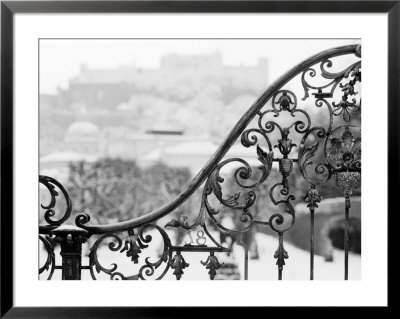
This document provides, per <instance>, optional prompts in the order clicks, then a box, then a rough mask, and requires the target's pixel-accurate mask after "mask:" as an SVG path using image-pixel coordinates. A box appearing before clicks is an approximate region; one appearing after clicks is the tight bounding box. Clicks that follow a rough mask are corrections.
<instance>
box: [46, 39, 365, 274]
mask: <svg viewBox="0 0 400 319" xmlns="http://www.w3.org/2000/svg"><path fill="white" fill-rule="evenodd" d="M358 43H360V41H359V40H353V39H349V40H332V39H315V40H304V39H298V40H296V39H291V40H290V39H287V40H279V39H254V40H227V39H213V40H212V39H207V40H206V39H204V40H200V39H198V40H146V39H143V40H128V39H127V40H94V39H93V40H67V39H65V40H64V39H60V40H56V39H48V40H46V39H41V40H40V106H39V107H40V149H39V156H40V174H42V175H48V176H51V177H53V178H55V179H57V180H59V181H60V182H61V183H62V184H63V185H64V186H65V187H66V188H67V190H68V191H69V193H70V195H71V199H72V203H73V214H77V213H81V212H86V213H88V214H89V215H90V216H91V222H93V223H96V224H97V223H99V224H109V223H113V222H117V221H124V220H128V219H131V218H134V217H137V216H140V215H143V214H146V213H149V212H151V211H152V210H154V209H156V208H158V207H160V206H162V205H163V204H165V203H167V202H168V201H170V200H172V199H173V198H175V197H176V196H177V195H178V194H179V193H180V192H181V191H182V190H183V189H184V188H185V187H186V186H187V185H188V183H189V182H190V181H191V180H192V179H193V177H194V176H195V175H196V174H197V173H198V172H199V171H200V169H201V168H202V167H203V166H204V164H205V163H206V162H207V160H208V159H209V158H210V157H211V156H212V155H213V153H214V152H215V151H216V149H217V148H218V146H219V144H220V143H221V142H222V141H223V139H224V137H226V136H227V135H228V134H229V132H230V130H231V129H232V128H233V126H234V125H235V123H236V122H237V121H238V120H239V119H240V117H241V116H242V115H243V114H244V113H245V112H246V111H247V109H248V108H249V107H250V106H251V105H252V104H253V103H254V102H255V101H256V99H257V98H258V97H259V96H260V95H261V94H262V93H263V92H264V91H265V90H266V89H267V88H268V86H269V85H270V84H271V83H272V82H273V81H274V80H275V79H277V78H278V77H279V76H281V75H282V74H283V73H284V72H286V71H287V70H289V69H290V68H291V67H293V66H294V65H296V64H298V63H299V62H301V61H302V60H304V59H306V58H308V57H309V56H311V55H313V54H315V53H318V52H320V51H323V50H326V49H329V48H333V47H336V46H342V45H348V44H358ZM348 63H349V61H348V60H346V59H343V60H341V62H340V63H339V69H338V70H340V65H341V64H342V65H349V64H348ZM293 82H295V81H293ZM290 85H291V86H290ZM288 88H289V89H291V90H292V91H294V92H295V93H296V94H297V92H299V93H298V96H297V98H298V100H300V98H301V97H302V93H303V91H302V89H301V83H300V81H299V80H297V83H295V84H289V87H288ZM299 103H300V101H299ZM299 107H300V108H304V109H306V110H307V112H309V113H310V116H311V117H312V119H313V121H319V122H324V121H326V115H324V114H322V113H321V112H316V111H315V106H314V108H311V106H310V105H307V104H306V103H304V104H302V105H300V106H299ZM317 111H318V110H317ZM313 123H314V122H313ZM253 124H254V123H253ZM352 124H354V125H358V126H359V125H360V116H354V118H353V120H352ZM226 157H227V158H229V157H240V158H244V159H246V160H247V161H248V162H249V163H250V164H251V165H254V166H258V165H259V162H258V160H257V153H256V150H255V148H249V149H247V148H245V147H243V146H242V145H241V144H240V141H239V142H237V143H235V144H234V145H233V147H232V148H231V149H230V151H229V152H228V154H227V156H226ZM280 178H281V177H280V174H279V172H278V170H277V168H276V167H275V168H274V169H273V171H272V173H271V175H270V177H269V179H268V180H271V182H270V183H267V182H266V183H264V184H262V185H261V186H260V187H258V189H257V196H258V200H257V202H256V204H255V205H254V206H253V211H252V214H253V215H254V216H257V218H258V219H261V220H267V219H268V216H269V215H270V213H271V212H272V211H273V210H274V208H275V207H274V205H273V204H272V203H271V201H270V199H269V195H268V194H269V190H270V187H271V186H272V185H273V183H274V182H277V181H279V180H280ZM289 183H290V185H291V187H292V188H291V193H293V194H294V195H295V196H296V200H295V201H294V204H295V210H296V223H295V225H294V226H293V228H292V229H291V230H290V231H288V232H286V233H285V249H286V250H287V251H288V253H289V259H288V260H287V262H286V264H287V265H286V266H285V269H284V278H285V279H307V278H308V267H309V253H308V249H309V231H310V229H309V227H310V226H309V212H308V208H307V207H306V204H305V203H304V202H303V201H302V196H304V194H305V192H306V190H307V189H308V184H307V183H306V182H305V181H304V179H303V177H302V176H301V174H300V173H299V171H298V170H297V169H295V170H294V172H293V173H292V175H291V176H290V178H289ZM233 190H234V182H233V178H232V174H229V172H228V173H227V175H226V176H225V181H224V191H226V192H227V193H232V192H233ZM360 194H361V190H357V191H356V192H355V193H354V196H353V199H352V208H351V219H350V252H351V253H350V279H360V278H361V258H360V256H361V207H360V206H361V205H360V203H361V201H360ZM320 195H321V196H322V197H323V198H324V200H323V202H322V203H321V204H320V205H319V206H320V207H319V208H318V210H317V212H316V214H315V218H316V220H315V225H316V226H315V227H316V228H315V235H316V247H315V250H316V255H317V256H316V262H315V263H316V266H315V269H316V275H315V278H316V279H342V278H343V271H342V269H343V258H344V257H343V251H342V249H343V227H344V226H343V217H344V199H343V197H342V191H341V190H340V189H338V188H337V187H336V186H335V183H334V181H332V182H331V183H328V184H327V185H325V186H324V187H322V188H320ZM48 196H49V194H48V193H47V192H46V191H45V189H43V191H42V192H41V200H42V202H46V200H47V199H48ZM200 198H201V189H200V190H198V191H197V192H196V193H195V194H194V195H193V196H192V197H191V198H190V199H189V200H188V201H186V202H185V203H184V204H183V205H182V206H181V207H179V208H178V209H177V210H176V211H174V212H173V214H172V216H168V218H163V219H162V220H160V221H159V222H158V224H159V225H160V226H162V227H164V226H165V224H166V223H167V222H168V221H169V220H171V218H176V217H177V216H180V215H182V214H184V215H186V216H188V217H189V219H190V220H191V221H194V220H195V218H196V216H197V214H198V212H199V208H200ZM61 205H62V204H61ZM220 209H221V214H220V215H221V216H223V215H224V214H225V215H226V216H231V215H232V214H230V213H229V211H228V209H225V210H224V208H223V207H220ZM72 217H74V216H72ZM72 217H71V218H70V222H69V223H71V224H73V221H74V218H72ZM219 218H220V219H221V220H220V221H221V222H224V223H228V224H229V223H230V224H232V225H233V227H234V226H235V225H236V224H237V223H239V221H238V219H237V218H235V217H234V216H233V217H229V218H228V219H230V220H228V221H227V220H226V219H225V220H224V221H222V217H219ZM40 222H43V219H42V215H40ZM258 226H259V225H256V227H254V230H253V231H251V232H248V234H247V235H246V238H245V241H246V243H247V244H248V245H249V247H250V258H251V261H250V264H249V279H276V265H275V262H276V260H275V259H273V253H274V251H275V250H276V248H277V246H278V244H277V238H276V234H275V233H274V232H272V231H271V230H270V229H269V228H266V227H265V226H264V227H258ZM169 232H170V233H169V234H170V236H171V237H173V238H174V240H176V242H177V243H178V244H182V243H184V242H185V241H186V240H187V234H186V233H185V232H184V231H182V230H176V231H173V232H172V231H169ZM213 234H214V235H215V236H216V238H217V239H218V240H220V239H221V240H227V241H230V243H231V244H232V243H233V242H234V241H235V238H233V237H231V238H226V237H227V236H226V234H223V233H221V232H220V231H218V229H217V228H213ZM228 237H229V236H228ZM91 244H93V241H89V243H88V246H87V247H86V254H88V253H89V248H88V247H90V245H91ZM233 248H234V251H233V254H232V255H233V256H229V257H230V259H229V260H230V261H232V260H233V262H232V263H233V264H234V265H233V266H232V267H231V268H232V269H231V272H229V274H230V275H227V276H226V278H222V277H221V278H220V279H240V278H241V279H242V278H243V264H242V262H241V259H242V258H243V257H242V254H243V251H242V250H241V247H238V246H237V245H234V244H233ZM155 249H157V248H155ZM41 251H42V250H41ZM107 254H108V252H107V253H106V252H104V256H103V257H104V258H105V259H106V261H105V264H107V265H109V264H111V263H112V262H114V261H113V258H114V257H112V256H111V255H110V256H109V257H107V256H108V255H107ZM56 255H58V254H56ZM106 255H107V256H106ZM189 255H190V254H189ZM114 256H121V255H114ZM57 258H59V257H58V256H57ZM107 258H109V259H110V260H107ZM120 258H121V257H120ZM196 258H200V259H202V260H205V259H206V257H204V256H200V257H197V256H193V257H188V258H187V259H191V260H195V261H194V262H193V263H192V264H199V262H198V261H197V259H196ZM266 261H267V262H268V265H269V266H268V267H270V269H268V267H267V266H266ZM188 262H189V261H188ZM227 263H228V262H227ZM126 267H128V268H127V269H129V266H128V265H127V266H126ZM199 267H202V266H201V265H200V264H199ZM203 272H204V271H203ZM204 274H205V278H203V277H202V276H199V275H198V271H196V269H195V268H194V269H193V268H192V267H189V268H188V270H187V275H186V271H185V275H184V276H183V277H182V279H207V278H208V277H207V273H206V272H204ZM170 279H174V278H170Z"/></svg>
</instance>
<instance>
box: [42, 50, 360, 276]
mask: <svg viewBox="0 0 400 319" xmlns="http://www.w3.org/2000/svg"><path fill="white" fill-rule="evenodd" d="M343 56H345V57H347V59H345V60H340V58H341V57H343ZM349 60H352V62H351V63H349V62H348V61H349ZM335 63H336V64H338V65H340V66H342V67H341V69H340V71H337V72H333V71H331V70H334V69H335ZM343 63H347V64H346V65H345V66H344V67H343ZM328 70H329V71H328ZM321 81H322V82H323V83H322V84H319V85H317V84H316V83H321ZM360 82H361V46H360V45H351V46H343V47H338V48H334V49H330V50H327V51H324V52H321V53H319V54H317V55H314V56H313V57H311V58H309V59H307V60H305V61H304V62H302V63H300V64H298V65H297V66H295V67H294V68H292V69H291V70H290V71H288V72H287V73H286V74H285V75H283V76H282V77H281V78H279V79H278V80H277V81H276V82H274V84H272V85H271V86H270V87H269V88H268V89H267V90H266V91H265V93H264V94H262V95H261V97H260V98H259V99H258V100H257V101H256V102H255V103H254V104H253V105H252V106H251V107H250V108H249V109H248V111H247V112H246V113H245V114H244V115H243V116H242V118H241V119H240V120H239V121H238V122H237V124H236V125H235V126H234V128H233V129H232V131H231V132H230V133H229V134H228V135H227V137H226V138H225V140H224V141H223V143H222V144H221V145H220V146H219V148H218V150H217V151H216V152H215V154H214V155H213V156H212V157H211V158H210V159H209V161H208V162H207V164H206V165H205V166H204V168H203V169H202V170H201V171H200V172H199V173H198V174H197V175H196V176H195V177H194V179H193V180H192V182H191V183H190V184H189V185H188V186H187V187H186V188H185V189H184V190H183V191H182V192H181V193H180V194H179V196H177V197H176V198H175V199H174V200H172V201H170V202H169V203H167V204H165V205H163V206H162V207H160V208H158V209H156V210H154V211H152V212H149V213H144V214H142V215H140V216H139V217H137V218H133V219H130V220H127V221H122V222H117V223H113V224H106V225H95V224H91V223H90V216H89V215H88V214H85V213H83V212H82V213H80V214H79V215H78V216H77V217H76V219H75V225H73V226H71V225H63V224H64V222H66V221H67V220H68V219H69V218H70V216H71V211H72V202H71V199H70V197H69V195H68V192H67V191H66V189H65V188H64V187H63V185H61V184H60V183H59V182H58V181H56V180H55V179H53V178H51V177H47V176H39V182H40V183H41V184H43V185H44V186H45V187H46V188H47V190H48V191H49V193H50V196H51V200H50V203H49V204H47V205H43V204H42V205H41V207H42V209H44V210H45V212H44V220H45V223H46V224H43V225H40V226H39V233H40V235H39V239H40V241H41V242H42V243H43V246H44V248H45V250H46V252H47V259H46V262H45V264H44V265H43V266H42V267H40V269H39V273H44V272H46V273H47V274H48V279H51V278H52V276H53V273H54V271H55V270H56V269H61V270H62V279H75V280H76V279H81V271H82V270H89V271H90V274H91V277H92V278H93V279H96V276H97V275H98V274H100V273H102V274H105V275H107V276H108V277H109V278H110V279H123V280H127V279H128V280H137V279H147V278H154V279H162V278H163V277H164V276H165V274H166V273H167V272H168V271H172V272H173V274H174V275H175V277H176V279H177V280H179V279H181V277H182V276H184V269H185V268H187V267H189V264H188V263H187V262H186V261H185V258H184V256H185V254H186V253H188V252H191V253H193V252H195V253H196V252H198V253H205V252H206V253H208V254H209V255H208V258H207V259H206V260H204V261H203V260H202V261H201V264H202V265H203V266H204V268H205V270H208V274H209V277H210V279H214V278H215V276H216V275H217V274H218V272H219V269H220V268H221V266H222V263H221V262H220V261H219V259H218V255H219V254H221V253H229V252H230V251H231V249H232V247H226V246H224V245H223V244H222V243H220V242H219V241H218V240H217V239H215V238H214V237H215V236H213V235H212V232H210V230H209V227H210V225H214V227H216V228H217V229H219V231H221V232H224V233H227V234H230V235H232V236H235V238H236V241H237V243H238V244H239V245H241V246H243V248H244V252H245V253H244V261H243V262H244V279H248V259H249V254H248V253H249V247H248V244H247V243H246V242H245V241H244V240H243V236H244V235H245V234H246V233H247V232H249V231H251V230H252V228H253V227H254V226H255V225H258V227H265V228H269V229H271V230H272V231H273V232H275V233H276V234H277V237H278V247H277V249H276V251H275V253H274V254H273V257H274V258H275V259H276V265H277V266H278V279H280V280H281V279H282V273H283V268H284V265H285V261H286V259H288V257H289V254H288V252H287V251H286V250H285V247H284V237H285V233H286V232H288V231H289V230H290V229H291V228H292V227H293V225H294V224H295V220H296V212H295V208H294V205H293V201H294V200H295V196H294V195H293V194H292V193H291V190H292V189H293V187H295V186H293V185H291V180H290V176H291V174H292V173H293V172H294V170H295V169H298V171H299V172H300V174H301V176H302V177H303V179H304V180H305V181H306V182H307V183H308V185H309V186H308V189H306V190H304V196H303V198H302V199H303V200H304V201H305V202H306V203H307V207H308V209H309V212H310V227H311V228H310V229H311V232H310V234H309V237H310V279H311V280H312V279H314V247H315V240H314V215H315V213H317V212H318V204H319V203H320V202H321V201H322V198H321V196H320V195H319V188H320V187H322V186H323V185H324V184H326V183H328V182H329V181H330V180H332V179H333V178H335V180H336V185H337V187H338V188H340V189H341V190H342V191H343V195H344V201H345V212H344V218H345V230H344V237H345V238H344V254H345V262H344V278H345V279H346V280H347V279H348V252H349V247H348V241H349V238H348V232H349V229H348V224H349V210H350V202H351V196H352V192H353V190H354V189H355V188H358V187H359V186H360V182H361V136H360V125H359V122H357V121H356V123H355V122H354V121H353V120H354V119H353V117H354V116H356V117H358V119H359V116H360V113H361V94H360V90H361V88H360ZM298 89H301V91H302V93H301V94H302V95H304V96H303V97H302V99H301V102H300V100H299V98H298V95H297V94H296V93H295V91H297V90H298ZM311 108H313V109H314V110H316V111H317V112H315V111H312V112H310V110H311ZM313 114H322V117H321V116H320V117H319V118H317V120H315V119H314V118H313V116H312V115H313ZM284 118H285V119H284ZM318 119H319V120H318ZM252 120H255V121H253V122H252ZM314 122H317V123H316V125H313V123H314ZM323 122H325V123H323ZM251 123H255V125H254V126H250V127H249V124H251ZM239 138H240V141H241V144H242V145H243V147H247V148H253V149H254V152H256V154H257V156H258V161H259V165H258V166H257V167H256V168H254V167H252V166H251V165H250V164H249V163H248V162H247V161H246V160H245V159H243V158H228V159H224V156H225V155H226V153H227V152H228V151H229V149H230V148H231V147H232V145H233V144H234V143H235V141H236V140H238V139H239ZM295 142H296V143H295ZM274 163H276V164H277V166H278V171H279V174H280V178H279V180H271V176H270V174H271V171H272V170H273V166H274ZM231 164H237V165H239V167H236V168H235V170H234V171H233V179H234V181H235V183H236V186H237V187H238V188H239V189H240V191H237V192H234V193H231V194H226V193H225V192H224V189H223V186H224V185H223V182H224V177H223V174H222V173H221V172H222V171H223V170H224V169H225V168H226V167H227V165H231ZM255 176H256V177H257V178H256V179H257V180H256V181H254V177H255ZM265 183H269V185H270V188H269V200H270V201H271V203H272V204H273V206H274V207H275V209H274V210H273V211H266V212H264V213H265V214H264V215H263V216H261V218H260V217H259V216H255V215H254V214H253V211H252V208H253V205H254V204H255V202H256V201H257V199H258V198H257V196H258V189H259V187H260V185H262V184H265ZM203 184H204V186H203V188H202V197H201V203H200V206H199V213H198V214H197V218H195V219H194V220H193V221H190V220H189V217H187V216H184V215H181V216H179V217H178V218H171V220H170V221H169V222H168V223H166V225H164V227H163V226H162V225H161V226H160V225H158V224H157V223H156V222H157V221H159V220H160V219H161V218H162V217H164V216H166V215H168V214H171V213H172V212H174V211H175V210H176V209H177V208H178V207H179V206H181V205H182V204H183V203H184V202H185V201H186V200H187V199H188V198H189V197H190V196H191V195H192V194H193V193H194V192H195V191H196V190H197V189H201V186H202V185H203ZM57 189H59V191H61V193H62V195H63V196H64V197H65V200H66V206H65V207H66V210H65V212H64V213H63V214H61V215H57V214H56V213H55V207H56V199H57V196H59V194H60V192H59V191H57ZM211 198H214V199H215V198H216V199H217V200H218V202H219V203H220V205H222V206H223V207H225V208H227V209H228V210H230V211H231V212H237V214H239V215H238V217H239V221H240V222H239V226H238V227H237V228H236V227H235V228H234V229H232V228H231V227H227V226H226V225H224V224H223V222H221V218H220V215H221V214H223V212H221V211H220V210H218V209H217V208H216V207H215V205H214V204H213V201H212V200H211ZM56 216H61V217H59V218H58V219H56ZM170 228H182V229H184V230H186V231H188V232H189V234H190V240H191V241H190V242H189V243H186V244H183V245H177V244H175V243H173V242H172V240H171V238H170V236H169V234H168V232H167V229H170ZM192 232H193V233H194V234H195V236H196V238H195V239H193V237H192V235H191V234H192ZM150 233H152V234H153V236H154V234H155V233H157V234H158V236H159V237H160V238H161V240H162V251H161V252H159V253H158V255H157V256H156V258H145V259H144V260H143V262H142V266H140V267H139V268H138V271H137V272H136V273H134V274H123V273H122V272H120V271H119V269H118V266H117V265H116V264H112V265H111V266H110V267H109V268H107V267H105V266H103V265H102V264H101V263H100V262H99V258H98V250H99V247H102V246H104V245H103V244H104V243H108V246H107V247H108V249H109V250H110V251H113V252H117V251H119V252H121V253H125V254H126V256H127V257H129V258H130V260H131V262H132V263H134V264H139V262H140V261H141V256H142V254H143V252H144V251H145V250H146V249H147V247H148V246H149V245H150V244H151V242H152V240H153V236H152V235H151V234H150ZM304 236H308V235H307V234H304ZM88 238H94V239H95V241H94V243H93V244H92V245H91V247H90V253H89V256H88V259H89V263H88V265H85V266H83V265H82V259H83V253H82V244H83V243H84V242H85V241H87V239H88ZM55 243H59V244H60V247H61V256H62V265H56V258H55V253H54V245H55Z"/></svg>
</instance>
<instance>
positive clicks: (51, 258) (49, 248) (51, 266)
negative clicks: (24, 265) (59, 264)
mask: <svg viewBox="0 0 400 319" xmlns="http://www.w3.org/2000/svg"><path fill="white" fill-rule="evenodd" d="M39 240H40V241H41V242H42V243H43V246H44V248H45V249H46V253H47V258H46V262H45V263H44V265H43V266H42V267H40V268H39V275H40V274H42V273H43V272H44V271H49V275H48V276H47V280H51V277H52V276H53V273H54V270H55V267H56V258H55V255H54V245H53V244H52V242H51V241H50V240H49V239H48V237H47V238H46V237H45V236H42V235H39Z"/></svg>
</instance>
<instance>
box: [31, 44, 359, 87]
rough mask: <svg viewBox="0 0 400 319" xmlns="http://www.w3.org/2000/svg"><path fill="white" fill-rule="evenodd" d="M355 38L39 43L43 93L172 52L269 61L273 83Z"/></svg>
mask: <svg viewBox="0 0 400 319" xmlns="http://www.w3.org/2000/svg"><path fill="white" fill-rule="evenodd" d="M358 43H360V40H357V39H346V40H345V39H340V40H338V39H336V40H330V39H329V40H328V39H317V40H309V39H307V40H305V39H290V40H287V39H253V40H248V39H246V40H242V39H234V40H226V39H204V40H201V39H196V40H193V39H190V40H165V39H162V40H161V39H158V40H155V39H152V40H150V39H143V40H132V39H124V40H91V39H81V40H64V39H57V40H53V39H42V40H40V44H39V45H40V93H56V90H57V87H62V88H67V87H68V81H69V79H71V78H72V77H74V76H76V75H77V74H78V73H79V70H80V66H81V65H82V64H85V65H86V66H87V67H89V68H114V67H117V66H120V65H124V64H125V65H126V64H134V65H136V66H138V67H141V68H156V67H158V65H159V61H160V57H162V56H163V55H166V54H169V53H178V54H203V53H204V54H207V53H213V52H220V53H221V54H222V58H223V62H224V63H225V64H227V65H240V64H242V65H255V64H256V63H257V60H258V58H261V57H264V58H267V59H268V68H269V74H268V78H269V81H270V83H271V82H272V81H274V80H275V79H276V78H277V77H279V76H280V75H282V73H283V72H285V71H287V70H288V69H290V68H291V67H292V66H294V65H295V64H297V63H299V62H301V61H302V60H304V59H306V58H308V57H309V56H311V55H313V54H315V53H318V52H320V51H322V50H325V49H329V48H333V47H337V46H342V45H348V44H358Z"/></svg>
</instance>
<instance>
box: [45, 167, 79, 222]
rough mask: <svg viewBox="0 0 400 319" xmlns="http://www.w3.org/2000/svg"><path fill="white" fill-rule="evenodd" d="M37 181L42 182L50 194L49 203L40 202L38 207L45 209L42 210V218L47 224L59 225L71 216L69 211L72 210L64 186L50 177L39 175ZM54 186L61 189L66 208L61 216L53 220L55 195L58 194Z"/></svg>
mask: <svg viewBox="0 0 400 319" xmlns="http://www.w3.org/2000/svg"><path fill="white" fill-rule="evenodd" d="M39 183H41V184H43V185H44V186H45V187H46V188H47V189H48V191H49V193H50V196H51V199H50V202H49V204H47V205H43V204H40V207H42V208H43V209H45V210H46V211H45V212H44V219H45V221H46V222H47V223H48V224H49V225H53V226H59V225H61V224H62V223H64V222H65V221H66V220H67V219H68V218H69V217H70V216H71V211H72V202H71V198H70V196H69V194H68V192H67V190H66V189H65V188H64V186H63V185H62V184H61V183H60V182H58V181H57V180H55V179H54V178H52V177H49V176H45V175H39ZM56 187H57V188H58V189H59V190H61V192H62V194H63V195H64V198H65V201H66V205H67V208H66V210H65V212H64V214H62V216H61V218H59V219H58V220H53V219H52V217H53V216H54V215H55V214H56V212H55V210H54V208H55V206H56V203H57V199H56V197H57V196H58V195H59V193H58V192H57V190H56Z"/></svg>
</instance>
